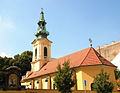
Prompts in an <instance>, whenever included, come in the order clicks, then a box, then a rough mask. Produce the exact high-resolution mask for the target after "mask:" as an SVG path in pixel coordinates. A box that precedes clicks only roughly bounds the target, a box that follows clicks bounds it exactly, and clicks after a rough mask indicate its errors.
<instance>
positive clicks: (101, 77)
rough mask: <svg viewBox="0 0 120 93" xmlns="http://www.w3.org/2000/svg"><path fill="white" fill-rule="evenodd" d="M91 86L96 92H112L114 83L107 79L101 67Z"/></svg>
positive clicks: (107, 76)
mask: <svg viewBox="0 0 120 93" xmlns="http://www.w3.org/2000/svg"><path fill="white" fill-rule="evenodd" d="M92 87H93V91H96V92H97V93H112V91H113V88H114V85H113V83H112V82H110V81H109V75H108V74H107V73H106V72H105V73H104V71H103V69H101V72H100V73H99V74H98V75H96V77H95V78H94V81H93V86H92Z"/></svg>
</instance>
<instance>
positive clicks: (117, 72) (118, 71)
mask: <svg viewBox="0 0 120 93" xmlns="http://www.w3.org/2000/svg"><path fill="white" fill-rule="evenodd" d="M114 72H115V78H116V80H118V79H120V70H119V69H115V70H114Z"/></svg>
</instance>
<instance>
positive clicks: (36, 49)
mask: <svg viewBox="0 0 120 93" xmlns="http://www.w3.org/2000/svg"><path fill="white" fill-rule="evenodd" d="M35 57H37V48H36V49H35Z"/></svg>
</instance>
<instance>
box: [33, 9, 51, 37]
mask: <svg viewBox="0 0 120 93" xmlns="http://www.w3.org/2000/svg"><path fill="white" fill-rule="evenodd" d="M46 24H47V23H46V22H45V19H44V13H43V9H41V13H40V20H39V22H38V32H37V33H35V36H36V37H37V38H41V39H44V38H47V36H48V35H49V32H48V31H46Z"/></svg>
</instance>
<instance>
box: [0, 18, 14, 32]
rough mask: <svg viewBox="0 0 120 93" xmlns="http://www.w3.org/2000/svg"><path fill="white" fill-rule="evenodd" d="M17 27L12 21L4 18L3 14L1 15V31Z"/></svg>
mask: <svg viewBox="0 0 120 93" xmlns="http://www.w3.org/2000/svg"><path fill="white" fill-rule="evenodd" d="M14 28H15V25H14V24H13V22H12V21H9V20H4V19H3V18H2V16H0V32H1V31H12V29H14Z"/></svg>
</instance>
